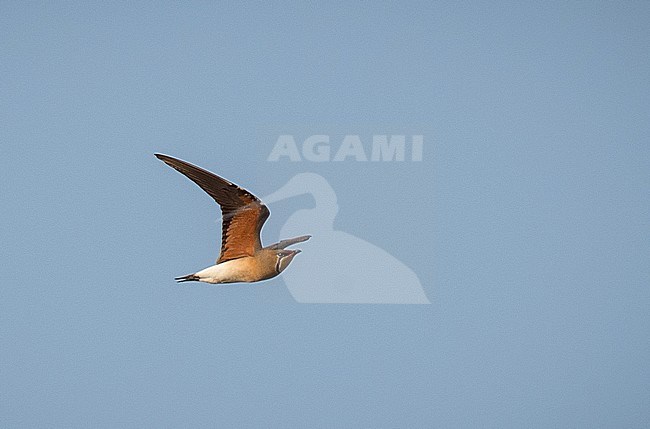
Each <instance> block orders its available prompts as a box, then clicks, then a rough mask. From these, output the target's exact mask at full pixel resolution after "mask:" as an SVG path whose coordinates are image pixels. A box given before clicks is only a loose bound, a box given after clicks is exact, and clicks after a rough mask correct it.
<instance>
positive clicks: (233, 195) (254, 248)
mask: <svg viewBox="0 0 650 429" xmlns="http://www.w3.org/2000/svg"><path fill="white" fill-rule="evenodd" d="M156 157H157V158H158V159H160V160H162V161H163V162H165V163H166V164H167V165H169V166H170V167H172V168H174V169H176V170H178V171H179V172H181V173H182V174H184V175H185V176H187V177H188V178H189V179H191V180H192V181H193V182H194V183H196V184H197V185H198V186H199V187H201V189H203V190H204V191H205V192H206V193H208V195H210V196H211V197H212V198H213V199H214V200H215V201H216V202H217V204H219V206H220V207H221V211H222V213H223V225H222V240H221V241H222V242H221V253H220V255H219V259H217V262H216V264H215V265H212V266H210V267H207V268H205V269H203V270H201V271H198V272H196V273H193V274H188V275H186V276H181V277H177V278H176V281H178V282H186V281H200V282H206V283H237V282H246V283H251V282H257V281H261V280H267V279H270V278H273V277H275V276H277V275H278V274H280V273H281V272H282V271H284V269H286V268H287V266H289V263H291V261H292V260H293V258H294V257H295V256H296V255H297V254H298V253H300V250H285V249H286V247H288V246H290V245H292V244H295V243H300V242H302V241H306V240H308V239H309V238H310V236H309V235H303V236H300V237H296V238H291V239H287V240H282V241H280V242H279V243H275V244H272V245H270V246H267V247H262V244H261V240H260V232H261V230H262V226H263V225H264V222H265V221H266V219H267V218H268V217H269V210H268V208H267V207H266V206H265V205H264V204H263V203H262V202H261V201H260V200H259V198H257V197H256V196H255V195H253V194H251V193H250V192H248V191H247V190H245V189H242V188H240V187H238V186H237V185H235V184H234V183H231V182H229V181H227V180H225V179H223V178H221V177H219V176H217V175H216V174H213V173H210V172H209V171H207V170H204V169H202V168H199V167H197V166H195V165H192V164H190V163H188V162H185V161H182V160H180V159H176V158H172V157H170V156H167V155H162V154H156Z"/></svg>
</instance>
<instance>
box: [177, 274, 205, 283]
mask: <svg viewBox="0 0 650 429" xmlns="http://www.w3.org/2000/svg"><path fill="white" fill-rule="evenodd" d="M174 280H176V281H177V282H178V283H183V282H198V281H199V276H197V275H194V274H188V275H186V276H180V277H176V278H174Z"/></svg>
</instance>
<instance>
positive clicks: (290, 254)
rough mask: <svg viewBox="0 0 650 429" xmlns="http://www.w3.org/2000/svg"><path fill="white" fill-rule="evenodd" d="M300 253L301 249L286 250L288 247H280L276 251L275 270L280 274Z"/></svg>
mask: <svg viewBox="0 0 650 429" xmlns="http://www.w3.org/2000/svg"><path fill="white" fill-rule="evenodd" d="M298 253H300V250H298V249H296V250H286V249H280V250H276V251H275V255H276V258H277V259H276V261H275V271H276V272H277V273H278V274H280V273H281V272H282V271H284V270H285V269H286V268H287V267H288V266H289V264H290V263H291V260H292V259H293V258H294V256H296V255H297V254H298Z"/></svg>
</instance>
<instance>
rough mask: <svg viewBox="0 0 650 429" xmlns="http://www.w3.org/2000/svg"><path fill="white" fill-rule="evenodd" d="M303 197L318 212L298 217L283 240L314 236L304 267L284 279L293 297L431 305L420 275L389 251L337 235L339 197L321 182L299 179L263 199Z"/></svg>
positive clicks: (315, 178) (308, 176)
mask: <svg viewBox="0 0 650 429" xmlns="http://www.w3.org/2000/svg"><path fill="white" fill-rule="evenodd" d="M301 194H310V195H312V196H313V198H314V200H315V202H316V206H315V207H314V208H311V209H301V210H298V211H296V212H295V213H293V214H292V215H291V216H290V217H289V219H288V220H287V222H286V223H285V224H284V226H283V227H282V228H281V232H280V234H281V235H282V236H286V235H287V234H289V235H290V234H292V233H294V232H295V231H310V233H311V234H312V239H311V241H310V242H309V243H307V246H308V247H309V252H304V253H303V255H304V259H303V260H302V262H303V263H302V264H300V266H298V267H294V269H292V270H288V271H286V272H284V273H282V278H283V279H284V281H285V283H286V285H287V288H288V289H289V292H291V295H292V296H293V297H294V299H295V300H296V301H298V302H304V303H357V304H362V303H363V304H429V303H430V302H429V300H428V298H427V296H426V295H425V293H424V290H423V288H422V285H421V284H420V281H419V279H418V277H417V275H416V274H415V273H414V272H413V271H412V270H411V269H410V268H408V267H407V266H406V265H404V264H403V263H402V262H401V261H399V260H398V259H397V258H395V257H394V256H392V255H390V254H389V253H388V252H386V251H385V250H383V249H381V248H379V247H377V246H375V245H373V244H371V243H369V242H367V241H365V240H363V239H361V238H358V237H355V236H354V235H351V234H348V233H346V232H343V231H336V230H334V219H335V217H336V215H337V213H338V205H337V201H336V193H335V192H334V189H332V187H331V186H330V184H329V183H328V182H327V180H325V178H323V177H322V176H320V175H318V174H315V173H300V174H297V175H296V176H294V177H293V178H292V179H290V180H289V181H288V182H287V183H286V184H285V185H284V186H283V187H282V188H280V189H279V190H277V191H276V192H274V193H272V194H271V195H268V196H266V197H265V198H264V201H266V202H267V203H272V202H276V201H279V200H283V199H286V198H290V197H293V196H297V195H301Z"/></svg>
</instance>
